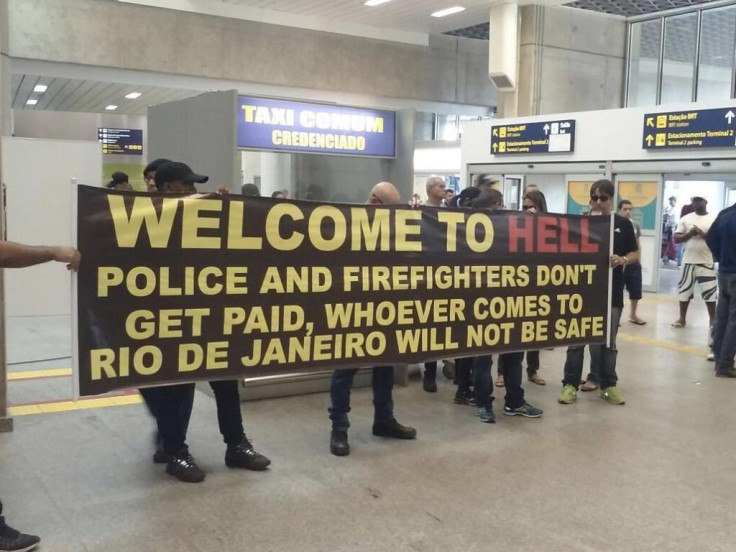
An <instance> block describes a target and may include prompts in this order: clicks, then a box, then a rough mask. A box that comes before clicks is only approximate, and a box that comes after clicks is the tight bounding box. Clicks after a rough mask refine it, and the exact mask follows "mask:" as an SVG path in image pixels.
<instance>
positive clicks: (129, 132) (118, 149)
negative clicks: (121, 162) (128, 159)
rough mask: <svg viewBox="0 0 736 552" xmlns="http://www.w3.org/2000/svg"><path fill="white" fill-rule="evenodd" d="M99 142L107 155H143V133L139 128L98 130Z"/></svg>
mask: <svg viewBox="0 0 736 552" xmlns="http://www.w3.org/2000/svg"><path fill="white" fill-rule="evenodd" d="M97 141H98V142H99V143H100V144H102V153H104V154H105V155H143V131H142V130H140V129H137V128H98V129H97Z"/></svg>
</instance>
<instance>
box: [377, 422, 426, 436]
mask: <svg viewBox="0 0 736 552" xmlns="http://www.w3.org/2000/svg"><path fill="white" fill-rule="evenodd" d="M373 435H377V436H378V437H391V438H393V439H416V438H417V430H416V429H414V428H413V427H406V426H403V425H401V424H400V423H399V422H397V421H396V418H391V419H390V420H383V421H380V422H379V421H376V422H373Z"/></svg>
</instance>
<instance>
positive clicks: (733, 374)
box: [716, 368, 736, 378]
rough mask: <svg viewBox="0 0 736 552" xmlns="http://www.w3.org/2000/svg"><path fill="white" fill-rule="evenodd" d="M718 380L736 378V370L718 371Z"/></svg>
mask: <svg viewBox="0 0 736 552" xmlns="http://www.w3.org/2000/svg"><path fill="white" fill-rule="evenodd" d="M716 377H717V378H736V369H734V368H729V369H728V370H716Z"/></svg>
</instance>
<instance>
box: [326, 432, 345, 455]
mask: <svg viewBox="0 0 736 552" xmlns="http://www.w3.org/2000/svg"><path fill="white" fill-rule="evenodd" d="M330 452H331V453H332V454H334V455H335V456H347V455H348V454H350V444H349V443H348V432H347V431H346V430H342V429H333V430H332V434H331V435H330Z"/></svg>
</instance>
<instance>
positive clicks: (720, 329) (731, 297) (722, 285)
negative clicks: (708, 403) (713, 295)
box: [713, 272, 736, 372]
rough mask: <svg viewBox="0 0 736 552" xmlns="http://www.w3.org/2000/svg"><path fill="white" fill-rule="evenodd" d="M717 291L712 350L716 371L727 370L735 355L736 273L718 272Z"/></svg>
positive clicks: (730, 366) (731, 364) (729, 368)
mask: <svg viewBox="0 0 736 552" xmlns="http://www.w3.org/2000/svg"><path fill="white" fill-rule="evenodd" d="M718 293H719V295H718V307H717V308H716V328H715V332H714V335H713V352H714V354H715V355H716V371H718V372H727V371H729V370H731V369H732V368H733V360H734V356H736V274H728V273H725V272H718Z"/></svg>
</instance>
